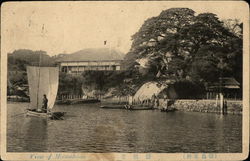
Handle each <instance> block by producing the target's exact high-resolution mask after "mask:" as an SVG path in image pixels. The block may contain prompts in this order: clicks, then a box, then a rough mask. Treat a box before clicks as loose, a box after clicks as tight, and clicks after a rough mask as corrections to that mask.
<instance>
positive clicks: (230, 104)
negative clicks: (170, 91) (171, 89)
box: [172, 100, 242, 114]
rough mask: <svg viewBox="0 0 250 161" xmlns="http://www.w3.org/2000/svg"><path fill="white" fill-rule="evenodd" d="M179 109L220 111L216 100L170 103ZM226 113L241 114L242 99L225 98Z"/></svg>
mask: <svg viewBox="0 0 250 161" xmlns="http://www.w3.org/2000/svg"><path fill="white" fill-rule="evenodd" d="M172 106H173V107H174V108H176V109H178V110H180V111H192V112H210V113H220V111H221V109H220V102H219V101H217V102H216V100H176V101H175V103H174V104H173V105H172ZM227 113H228V114H242V101H231V100H227Z"/></svg>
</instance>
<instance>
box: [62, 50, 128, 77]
mask: <svg viewBox="0 0 250 161" xmlns="http://www.w3.org/2000/svg"><path fill="white" fill-rule="evenodd" d="M123 56H124V55H123V54H122V53H120V52H118V51H116V50H113V49H112V50H111V49H107V48H100V49H84V50H81V51H78V52H75V53H73V54H68V55H65V56H63V57H61V58H59V59H58V60H57V64H58V65H59V67H60V71H61V72H65V73H71V74H79V73H82V72H84V71H86V70H102V71H114V70H121V61H122V60H123Z"/></svg>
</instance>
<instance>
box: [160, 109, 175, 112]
mask: <svg viewBox="0 0 250 161" xmlns="http://www.w3.org/2000/svg"><path fill="white" fill-rule="evenodd" d="M175 111H177V109H176V108H169V109H167V108H166V109H165V108H162V109H161V112H175Z"/></svg>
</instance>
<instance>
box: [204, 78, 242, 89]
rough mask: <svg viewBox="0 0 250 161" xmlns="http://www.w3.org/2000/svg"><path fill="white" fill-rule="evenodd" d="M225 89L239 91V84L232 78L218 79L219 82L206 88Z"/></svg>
mask: <svg viewBox="0 0 250 161" xmlns="http://www.w3.org/2000/svg"><path fill="white" fill-rule="evenodd" d="M220 87H221V88H227V89H239V88H240V83H239V82H238V81H236V80H235V79H234V78H233V77H222V78H219V82H216V83H213V84H212V85H210V86H209V87H208V88H209V89H216V88H220Z"/></svg>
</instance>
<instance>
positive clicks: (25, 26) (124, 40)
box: [1, 1, 247, 55]
mask: <svg viewBox="0 0 250 161" xmlns="http://www.w3.org/2000/svg"><path fill="white" fill-rule="evenodd" d="M240 6H241V7H240ZM242 6H245V7H244V8H247V7H246V3H244V2H240V3H239V2H209V1H206V2H197V1H192V2H183V1H180V2H175V1H170V2H166V1H165V2H159V1H158V2H155V1H151V2H142V1H141V2H98V1H96V2H7V3H4V4H3V5H2V10H1V12H2V13H1V16H2V17H1V19H2V23H1V25H2V26H1V35H2V43H1V45H2V52H4V53H6V52H13V51H14V50H16V49H31V50H44V51H47V53H48V54H49V55H55V54H58V53H72V52H75V51H78V50H81V49H84V48H99V47H105V46H104V41H107V42H108V43H107V45H106V47H109V46H110V47H112V48H116V49H118V50H120V51H122V52H124V53H126V52H127V51H129V49H130V46H131V35H133V34H134V33H135V32H137V31H138V30H139V28H140V26H141V25H142V24H143V22H144V21H145V20H146V19H147V18H150V17H153V16H158V15H159V14H160V12H161V11H162V10H166V9H169V8H172V7H187V8H190V9H193V10H194V11H195V12H196V13H197V14H199V13H204V12H212V13H215V14H217V15H218V17H219V18H220V19H229V18H231V19H235V18H237V19H240V21H243V18H244V15H245V14H246V12H244V9H242ZM245 17H246V16H245Z"/></svg>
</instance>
